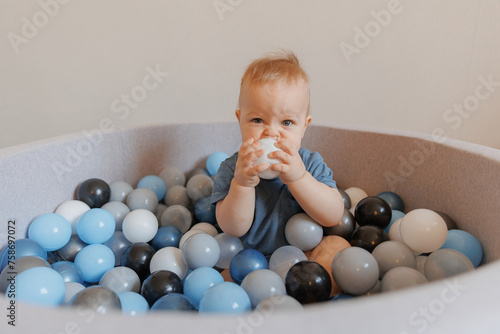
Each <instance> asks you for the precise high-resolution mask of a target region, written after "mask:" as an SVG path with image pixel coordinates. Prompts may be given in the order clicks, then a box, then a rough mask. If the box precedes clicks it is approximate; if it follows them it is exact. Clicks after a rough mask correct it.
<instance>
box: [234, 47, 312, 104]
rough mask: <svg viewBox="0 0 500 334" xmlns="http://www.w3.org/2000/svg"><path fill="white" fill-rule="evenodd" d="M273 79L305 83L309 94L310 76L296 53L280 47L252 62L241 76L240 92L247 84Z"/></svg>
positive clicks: (271, 80) (261, 82)
mask: <svg viewBox="0 0 500 334" xmlns="http://www.w3.org/2000/svg"><path fill="white" fill-rule="evenodd" d="M273 81H283V83H285V84H292V83H303V84H304V85H305V87H306V89H307V94H308V96H309V77H308V76H307V74H306V72H305V71H304V70H303V69H302V67H301V66H300V62H299V60H298V59H297V57H296V56H295V54H294V53H293V52H292V51H289V50H285V49H278V51H276V52H272V53H269V54H268V55H266V56H264V57H262V58H259V59H256V60H254V61H253V62H251V63H250V65H248V67H247V69H246V71H245V73H244V74H243V77H242V78H241V86H240V94H241V91H242V90H243V89H244V88H245V85H246V86H247V87H251V86H253V85H260V84H265V83H268V82H273ZM308 109H309V108H308ZM308 113H309V110H308Z"/></svg>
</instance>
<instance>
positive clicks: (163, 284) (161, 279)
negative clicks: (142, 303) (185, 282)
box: [141, 270, 183, 307]
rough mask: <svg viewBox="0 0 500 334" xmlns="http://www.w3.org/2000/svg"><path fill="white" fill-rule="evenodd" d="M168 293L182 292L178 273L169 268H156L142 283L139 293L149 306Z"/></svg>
mask: <svg viewBox="0 0 500 334" xmlns="http://www.w3.org/2000/svg"><path fill="white" fill-rule="evenodd" d="M169 293H180V294H182V293H183V287H182V281H181V279H180V277H179V275H177V274H176V273H174V272H171V271H169V270H157V271H155V272H154V273H152V274H151V275H149V276H148V278H146V279H145V280H144V283H142V287H141V295H142V296H143V297H144V298H145V299H146V300H147V302H148V304H149V307H151V306H153V304H154V303H155V302H156V301H157V300H158V299H159V298H160V297H163V296H165V295H168V294H169Z"/></svg>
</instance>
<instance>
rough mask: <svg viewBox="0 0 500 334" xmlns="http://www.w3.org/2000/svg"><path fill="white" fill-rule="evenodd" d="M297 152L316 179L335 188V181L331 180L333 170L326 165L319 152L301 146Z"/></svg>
mask: <svg viewBox="0 0 500 334" xmlns="http://www.w3.org/2000/svg"><path fill="white" fill-rule="evenodd" d="M299 154H300V155H301V157H302V160H303V161H304V165H305V167H306V170H307V171H308V172H309V173H310V174H311V175H312V176H313V177H314V178H315V179H316V180H318V181H319V182H321V183H324V184H326V185H327V186H329V187H332V188H337V183H336V182H335V181H334V180H333V172H332V170H331V169H330V168H329V167H328V166H327V164H326V163H325V161H324V160H323V157H322V156H321V154H320V153H318V152H311V151H309V150H307V149H305V148H301V149H300V151H299Z"/></svg>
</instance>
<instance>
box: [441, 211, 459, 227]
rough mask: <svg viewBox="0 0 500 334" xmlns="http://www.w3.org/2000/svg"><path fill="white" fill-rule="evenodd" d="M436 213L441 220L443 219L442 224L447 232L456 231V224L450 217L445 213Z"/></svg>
mask: <svg viewBox="0 0 500 334" xmlns="http://www.w3.org/2000/svg"><path fill="white" fill-rule="evenodd" d="M436 213H437V214H438V215H440V216H441V218H443V219H444V222H445V223H446V226H447V227H448V231H449V230H456V229H458V226H457V223H456V222H455V221H454V220H453V219H452V218H451V217H450V216H448V215H447V214H446V213H444V212H441V211H436Z"/></svg>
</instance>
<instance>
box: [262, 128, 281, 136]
mask: <svg viewBox="0 0 500 334" xmlns="http://www.w3.org/2000/svg"><path fill="white" fill-rule="evenodd" d="M264 135H265V136H266V137H276V136H278V135H279V130H278V128H277V127H275V126H273V125H269V126H267V127H266V130H265V131H264Z"/></svg>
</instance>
